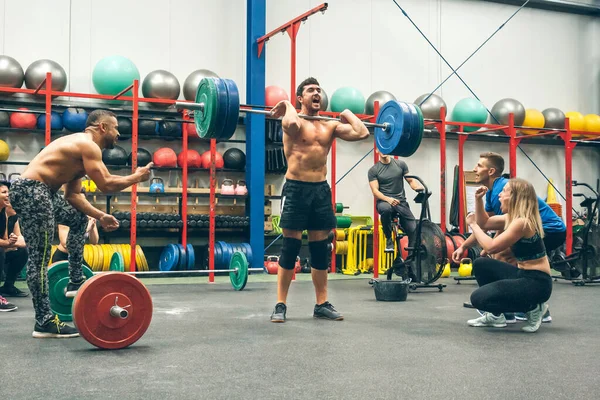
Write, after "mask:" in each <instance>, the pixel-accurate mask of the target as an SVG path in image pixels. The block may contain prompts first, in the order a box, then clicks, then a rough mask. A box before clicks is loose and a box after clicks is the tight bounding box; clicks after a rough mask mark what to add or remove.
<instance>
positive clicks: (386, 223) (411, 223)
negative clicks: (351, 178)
mask: <svg viewBox="0 0 600 400" xmlns="http://www.w3.org/2000/svg"><path fill="white" fill-rule="evenodd" d="M377 152H378V154H379V162H378V163H377V164H375V165H373V166H372V167H371V168H370V169H369V173H368V176H369V185H370V186H371V191H372V192H373V196H375V197H376V198H377V212H378V213H379V214H380V215H381V227H382V228H383V233H384V234H385V238H386V245H385V251H386V252H389V253H392V252H394V239H393V238H392V217H393V215H394V214H396V215H397V216H398V218H399V222H400V226H401V227H402V231H403V232H404V233H405V234H406V235H407V236H408V245H409V247H410V246H412V245H413V244H414V243H413V242H414V240H415V231H416V229H417V223H416V221H415V217H414V215H413V213H412V212H411V211H410V207H409V206H408V203H407V202H406V195H405V193H404V180H406V182H407V183H408V184H409V185H410V187H411V188H412V189H413V190H415V191H421V190H423V189H424V188H423V186H422V185H421V184H420V183H419V181H417V180H416V179H412V178H406V177H405V175H407V174H408V165H406V163H405V162H404V161H402V160H397V159H395V158H392V157H390V156H389V155H386V154H381V152H379V150H377Z"/></svg>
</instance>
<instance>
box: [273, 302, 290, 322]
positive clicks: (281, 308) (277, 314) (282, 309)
mask: <svg viewBox="0 0 600 400" xmlns="http://www.w3.org/2000/svg"><path fill="white" fill-rule="evenodd" d="M286 312H287V306H286V305H285V304H284V303H277V304H275V309H274V310H273V314H271V322H285V313H286Z"/></svg>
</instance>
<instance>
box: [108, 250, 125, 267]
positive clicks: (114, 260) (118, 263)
mask: <svg viewBox="0 0 600 400" xmlns="http://www.w3.org/2000/svg"><path fill="white" fill-rule="evenodd" d="M109 270H110V271H117V272H123V271H125V262H124V261H123V256H122V255H121V253H119V252H117V251H115V252H114V253H113V255H112V257H111V258H110V267H109Z"/></svg>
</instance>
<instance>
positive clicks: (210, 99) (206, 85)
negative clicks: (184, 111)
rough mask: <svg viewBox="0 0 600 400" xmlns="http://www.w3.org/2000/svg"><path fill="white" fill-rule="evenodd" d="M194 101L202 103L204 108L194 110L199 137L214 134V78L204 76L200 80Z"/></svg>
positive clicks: (215, 99) (215, 93) (209, 136)
mask: <svg viewBox="0 0 600 400" xmlns="http://www.w3.org/2000/svg"><path fill="white" fill-rule="evenodd" d="M196 103H203V104H204V110H195V111H194V122H195V125H196V131H197V132H198V135H200V137H201V138H211V137H213V136H214V135H215V129H216V123H217V120H216V114H217V88H216V86H215V82H214V80H212V79H208V78H204V79H202V80H201V81H200V84H199V85H198V90H197V91H196Z"/></svg>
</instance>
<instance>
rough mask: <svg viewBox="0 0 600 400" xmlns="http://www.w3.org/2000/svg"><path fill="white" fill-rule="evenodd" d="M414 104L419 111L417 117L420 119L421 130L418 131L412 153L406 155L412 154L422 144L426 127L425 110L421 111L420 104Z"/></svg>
mask: <svg viewBox="0 0 600 400" xmlns="http://www.w3.org/2000/svg"><path fill="white" fill-rule="evenodd" d="M413 106H414V108H415V110H416V111H417V118H418V119H419V130H418V131H417V132H416V136H415V138H414V140H413V143H414V146H413V148H412V149H411V152H410V154H408V155H407V156H405V157H410V156H412V155H413V154H414V153H415V152H416V151H417V150H418V148H419V146H420V145H421V141H422V140H423V131H424V129H425V121H424V120H423V112H422V111H421V108H419V106H418V105H416V104H414V105H413Z"/></svg>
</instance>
